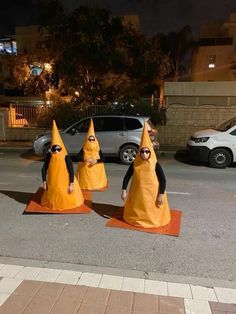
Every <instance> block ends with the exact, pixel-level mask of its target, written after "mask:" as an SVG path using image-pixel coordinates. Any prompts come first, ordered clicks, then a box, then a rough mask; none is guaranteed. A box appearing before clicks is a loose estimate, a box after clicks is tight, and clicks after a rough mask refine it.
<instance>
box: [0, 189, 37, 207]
mask: <svg viewBox="0 0 236 314" xmlns="http://www.w3.org/2000/svg"><path fill="white" fill-rule="evenodd" d="M0 193H1V194H4V195H6V196H8V197H10V198H12V199H14V200H15V201H17V202H18V203H22V204H25V205H27V204H29V202H30V201H31V199H32V197H33V195H34V193H29V192H18V191H5V190H0Z"/></svg>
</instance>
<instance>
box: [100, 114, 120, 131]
mask: <svg viewBox="0 0 236 314" xmlns="http://www.w3.org/2000/svg"><path fill="white" fill-rule="evenodd" d="M97 119H98V120H100V121H98V122H96V125H97V127H98V128H99V129H98V130H99V131H103V132H104V131H105V132H107V131H123V129H124V127H123V118H119V117H101V118H97ZM94 120H95V119H94ZM95 130H96V129H95Z"/></svg>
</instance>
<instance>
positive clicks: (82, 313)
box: [58, 303, 106, 314]
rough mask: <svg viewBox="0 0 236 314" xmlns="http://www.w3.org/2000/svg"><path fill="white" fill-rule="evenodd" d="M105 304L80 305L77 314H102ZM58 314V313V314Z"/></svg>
mask: <svg viewBox="0 0 236 314" xmlns="http://www.w3.org/2000/svg"><path fill="white" fill-rule="evenodd" d="M105 309H106V305H105V304H101V303H82V304H81V306H80V307H79V311H78V312H77V313H78V314H104V313H105ZM58 314H59V313H58Z"/></svg>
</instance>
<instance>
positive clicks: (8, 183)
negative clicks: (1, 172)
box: [0, 182, 12, 185]
mask: <svg viewBox="0 0 236 314" xmlns="http://www.w3.org/2000/svg"><path fill="white" fill-rule="evenodd" d="M0 184H2V185H10V184H12V183H10V182H0Z"/></svg>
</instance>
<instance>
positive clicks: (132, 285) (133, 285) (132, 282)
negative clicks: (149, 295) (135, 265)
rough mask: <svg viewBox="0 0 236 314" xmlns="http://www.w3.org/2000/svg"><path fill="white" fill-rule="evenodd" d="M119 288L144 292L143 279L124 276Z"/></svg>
mask: <svg viewBox="0 0 236 314" xmlns="http://www.w3.org/2000/svg"><path fill="white" fill-rule="evenodd" d="M121 290H123V291H132V292H144V279H139V278H130V277H124V279H123V283H122V286H121Z"/></svg>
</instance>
